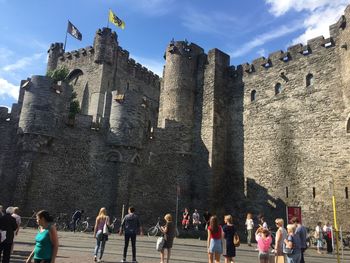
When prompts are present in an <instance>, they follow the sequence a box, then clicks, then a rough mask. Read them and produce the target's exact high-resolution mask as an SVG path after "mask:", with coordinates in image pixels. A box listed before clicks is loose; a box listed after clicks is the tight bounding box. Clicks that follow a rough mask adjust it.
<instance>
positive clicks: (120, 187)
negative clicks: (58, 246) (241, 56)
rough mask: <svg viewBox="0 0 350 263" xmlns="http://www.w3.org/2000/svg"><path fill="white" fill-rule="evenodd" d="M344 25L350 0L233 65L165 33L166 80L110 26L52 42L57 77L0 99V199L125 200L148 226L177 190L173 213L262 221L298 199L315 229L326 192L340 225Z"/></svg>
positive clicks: (37, 205)
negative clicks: (81, 38)
mask: <svg viewBox="0 0 350 263" xmlns="http://www.w3.org/2000/svg"><path fill="white" fill-rule="evenodd" d="M349 21H350V6H348V7H347V8H346V10H345V12H344V15H343V16H341V18H340V19H339V21H338V22H337V23H335V24H333V25H331V26H330V38H327V39H325V38H324V37H317V38H314V39H311V40H309V41H308V42H307V44H306V45H302V44H298V45H294V46H291V47H289V48H288V49H287V51H277V52H273V53H271V54H270V55H269V56H268V57H267V58H265V57H261V58H257V59H255V60H254V61H253V62H252V63H251V64H248V63H247V64H243V65H240V66H237V67H234V66H231V65H230V57H229V56H228V55H227V54H225V53H224V52H222V51H220V50H218V49H212V50H210V51H209V52H208V53H205V52H204V50H203V49H202V48H201V47H199V46H198V45H196V44H194V43H187V42H185V41H172V42H171V43H170V44H169V45H168V47H167V48H166V52H165V55H164V57H165V67H164V72H163V77H162V78H161V79H160V78H159V77H158V76H157V75H155V74H153V73H152V72H150V71H149V70H148V69H146V68H145V67H143V66H142V65H140V64H139V63H137V62H135V61H134V60H133V59H131V58H130V57H129V53H128V51H126V50H124V49H122V48H121V47H120V46H119V43H118V38H117V35H116V33H115V32H112V31H111V30H110V29H109V28H103V29H100V30H98V31H97V32H96V35H95V39H94V44H93V46H90V47H87V48H82V49H79V50H76V51H72V52H64V50H63V45H62V44H61V43H55V44H52V45H51V47H50V49H49V51H48V55H49V58H48V65H47V69H48V70H54V69H56V68H58V67H61V66H65V67H66V68H68V69H69V75H68V77H67V78H66V80H65V81H62V83H55V82H54V81H53V80H52V79H51V78H49V77H46V76H32V77H31V78H28V79H27V80H23V81H22V82H21V88H20V94H19V99H18V103H16V104H14V105H13V106H12V111H11V113H8V110H7V108H0V145H1V150H0V180H1V191H0V202H1V203H3V204H4V205H6V204H16V205H17V206H19V207H21V208H22V210H23V213H22V214H23V215H28V214H30V211H32V210H38V209H42V208H46V209H49V210H50V211H52V212H57V213H58V212H66V213H70V212H72V211H73V210H74V209H75V208H83V209H85V211H87V214H89V215H95V214H96V213H97V211H98V209H99V208H100V207H102V206H105V207H106V208H107V209H108V210H109V213H110V214H113V215H118V216H119V215H120V211H121V208H122V205H123V204H124V205H126V206H128V205H131V204H132V205H134V206H135V207H136V209H137V211H138V213H139V214H141V216H142V219H143V221H144V222H146V223H147V222H154V221H155V219H156V218H157V217H158V216H161V215H163V214H164V213H166V212H172V213H175V208H176V199H177V197H179V209H183V208H184V207H189V208H190V210H191V211H193V209H194V208H197V209H199V210H201V211H203V210H206V209H209V210H210V211H212V212H215V213H217V214H219V215H223V214H224V213H233V215H234V216H236V217H237V216H239V217H243V216H244V215H245V213H246V212H248V211H250V212H253V213H255V214H258V213H264V214H265V215H266V217H267V218H268V220H273V219H274V218H275V217H281V216H282V217H283V216H284V215H285V209H286V206H300V207H301V208H302V215H303V223H305V224H306V225H309V226H313V225H314V224H315V223H316V222H317V221H318V220H321V221H323V222H325V221H326V220H327V221H328V220H329V221H332V219H333V212H332V193H334V196H335V197H336V204H337V210H338V220H339V222H338V223H339V225H342V226H343V229H344V228H345V229H349V228H350V223H349V220H348V218H349V217H350V209H349V208H350V205H349V187H350V176H349V172H350V163H349V162H350V143H349V139H350V27H349V25H348V24H349ZM73 91H74V92H75V93H76V94H77V100H78V101H79V104H80V108H81V111H80V113H79V114H76V115H75V117H74V119H73V120H72V118H70V116H69V104H70V101H71V96H72V92H73ZM270 222H272V221H270Z"/></svg>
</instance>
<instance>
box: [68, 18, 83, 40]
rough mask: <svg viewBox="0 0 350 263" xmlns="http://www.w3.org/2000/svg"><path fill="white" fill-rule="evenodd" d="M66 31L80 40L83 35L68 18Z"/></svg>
mask: <svg viewBox="0 0 350 263" xmlns="http://www.w3.org/2000/svg"><path fill="white" fill-rule="evenodd" d="M67 32H68V33H69V34H71V35H72V36H73V37H75V38H76V39H78V40H82V38H83V35H82V34H81V33H80V31H79V30H78V28H76V27H75V26H74V25H73V24H72V23H71V22H70V21H69V20H68V28H67Z"/></svg>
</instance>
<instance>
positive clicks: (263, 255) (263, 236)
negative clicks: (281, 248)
mask: <svg viewBox="0 0 350 263" xmlns="http://www.w3.org/2000/svg"><path fill="white" fill-rule="evenodd" d="M255 239H256V242H258V250H259V256H258V259H259V262H260V263H269V256H270V255H269V248H270V245H271V242H272V238H271V235H270V232H269V230H267V229H265V228H262V227H259V228H258V230H256V232H255Z"/></svg>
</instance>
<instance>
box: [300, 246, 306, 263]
mask: <svg viewBox="0 0 350 263" xmlns="http://www.w3.org/2000/svg"><path fill="white" fill-rule="evenodd" d="M305 250H306V248H302V249H301V259H300V263H305V260H304V252H305Z"/></svg>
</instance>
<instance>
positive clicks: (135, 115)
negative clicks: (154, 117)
mask: <svg viewBox="0 0 350 263" xmlns="http://www.w3.org/2000/svg"><path fill="white" fill-rule="evenodd" d="M142 103H143V102H142V97H141V96H140V95H139V94H138V93H137V92H135V91H133V90H128V91H126V93H125V94H123V95H121V94H119V95H118V94H117V91H113V92H112V106H111V115H110V134H109V136H108V142H109V143H110V144H112V145H116V146H120V145H123V146H128V147H135V148H142V140H143V139H144V135H145V127H146V126H145V125H146V124H145V121H146V120H145V108H144V107H143V104H142Z"/></svg>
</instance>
